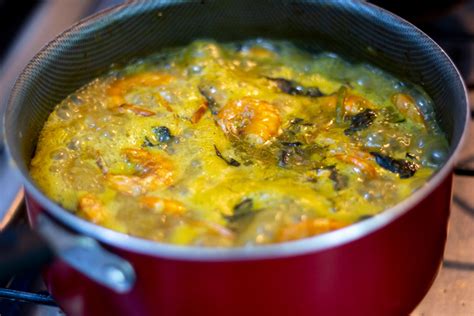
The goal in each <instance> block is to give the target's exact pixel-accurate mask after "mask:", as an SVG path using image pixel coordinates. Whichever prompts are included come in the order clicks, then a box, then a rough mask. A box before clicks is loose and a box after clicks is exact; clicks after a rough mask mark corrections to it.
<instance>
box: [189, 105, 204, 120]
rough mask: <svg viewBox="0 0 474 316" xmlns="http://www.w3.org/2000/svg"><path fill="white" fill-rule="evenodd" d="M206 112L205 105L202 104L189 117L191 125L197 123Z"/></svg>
mask: <svg viewBox="0 0 474 316" xmlns="http://www.w3.org/2000/svg"><path fill="white" fill-rule="evenodd" d="M206 111H207V103H204V104H202V105H201V106H199V108H198V109H197V110H196V112H194V114H193V116H192V117H191V123H193V124H196V123H199V121H200V120H201V118H202V117H203V116H204V114H205V113H206Z"/></svg>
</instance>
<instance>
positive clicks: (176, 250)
mask: <svg viewBox="0 0 474 316" xmlns="http://www.w3.org/2000/svg"><path fill="white" fill-rule="evenodd" d="M364 5H367V6H368V7H371V8H372V9H376V10H379V12H380V13H383V14H390V15H391V13H389V12H387V11H385V10H382V9H380V8H378V7H376V6H374V5H370V4H364ZM124 6H126V5H122V6H119V7H116V8H113V9H110V10H108V11H107V12H109V13H110V12H115V11H116V10H118V11H119V10H121V9H122V8H123V7H124ZM368 9H370V8H368ZM103 14H104V13H102V14H99V15H95V16H93V17H91V18H88V19H86V20H84V21H83V22H80V23H78V24H76V25H74V26H72V27H71V28H70V29H69V30H68V31H66V32H65V33H63V34H66V33H67V32H71V31H74V30H75V29H77V28H80V27H81V25H84V24H86V23H91V22H92V21H94V20H97V18H98V17H100V16H101V15H103ZM405 23H406V24H407V25H410V24H409V23H408V22H406V21H405ZM411 27H413V28H415V29H416V30H417V31H418V32H419V33H420V34H421V35H422V36H425V37H426V38H429V37H428V36H427V35H426V34H424V33H423V32H422V31H421V30H418V29H417V28H416V27H415V26H413V25H411ZM53 44H54V40H53V41H52V42H51V43H50V44H48V45H47V46H46V48H45V49H43V50H42V51H41V52H40V53H39V54H38V55H37V56H40V55H41V54H43V53H46V51H47V48H48V47H50V46H54V45H53ZM433 44H434V45H436V46H437V47H438V49H439V51H440V53H441V54H443V58H445V59H446V60H448V61H449V62H450V64H451V65H452V67H453V69H454V70H455V73H456V74H457V80H459V81H460V82H461V84H462V87H463V90H464V91H463V94H464V100H465V106H466V109H468V108H469V105H468V102H467V100H468V96H467V90H466V87H465V85H464V83H463V82H462V79H461V75H460V73H459V71H458V70H457V68H456V67H455V65H454V64H453V63H452V61H451V60H450V58H449V57H448V56H447V54H446V53H445V52H444V51H443V50H442V49H441V48H440V47H439V46H438V45H437V44H436V43H434V42H433ZM29 67H32V64H31V63H30V64H29V65H28V66H27V69H28V68H29ZM10 103H11V102H10ZM4 119H5V118H4ZM468 122H469V111H466V117H465V118H464V129H463V130H464V132H463V135H462V136H461V139H460V141H459V142H458V144H457V145H456V146H455V148H454V151H453V153H452V154H451V156H450V158H449V159H448V160H447V162H446V163H445V164H444V166H443V167H442V168H441V169H440V170H439V171H438V172H437V173H436V174H435V175H434V176H433V177H432V179H430V181H428V182H427V183H426V184H425V185H424V186H423V187H421V188H420V189H419V190H417V191H416V192H415V193H414V194H412V195H411V196H410V197H409V198H407V199H405V200H404V201H402V202H401V203H399V204H397V205H395V206H393V207H391V208H389V209H387V210H385V211H383V212H382V213H380V214H378V215H376V216H374V217H372V218H370V219H367V220H364V221H362V222H358V223H355V224H352V225H350V226H348V227H345V228H342V229H339V230H336V231H333V232H330V233H326V234H322V235H318V236H315V237H310V238H306V239H301V240H297V241H292V242H286V243H279V244H271V245H261V246H243V247H236V248H210V247H192V246H176V245H172V244H165V243H159V242H155V241H151V240H146V239H142V238H138V237H133V236H130V235H126V234H124V233H120V232H116V231H113V230H110V229H107V228H105V227H102V226H98V225H96V224H93V223H91V222H88V221H86V220H84V219H82V218H79V217H77V216H75V215H73V214H72V213H70V212H69V211H67V210H65V209H64V208H62V207H61V206H59V205H58V204H56V203H55V202H53V201H52V200H50V199H49V198H48V197H47V196H46V195H45V194H44V193H43V192H42V191H41V190H39V188H37V187H36V185H35V184H34V183H33V182H32V180H31V179H30V178H29V175H28V174H27V173H23V172H21V176H22V178H23V181H24V183H25V188H26V192H27V193H28V195H29V196H31V198H32V199H34V200H36V201H37V202H38V203H39V204H40V205H41V207H42V208H43V209H45V212H46V213H48V214H49V215H51V216H52V217H53V218H55V219H57V220H58V221H59V222H61V223H63V224H64V225H65V226H67V227H69V228H71V229H72V230H74V231H76V232H78V233H80V234H84V235H87V236H90V237H92V238H95V239H97V240H98V241H100V242H102V243H104V244H106V245H109V246H112V247H115V248H118V249H124V250H128V251H131V252H136V253H141V254H147V255H151V256H156V257H162V258H169V259H176V260H190V261H235V260H263V259H273V258H279V257H287V256H297V255H304V254H307V253H313V252H319V251H324V250H327V249H330V248H334V247H338V246H342V245H345V244H347V243H350V242H352V241H355V240H357V239H360V238H363V237H365V236H367V235H369V234H371V233H373V232H375V231H377V230H379V229H381V228H383V227H384V226H386V225H388V224H390V223H391V222H393V221H395V220H396V219H397V218H399V217H401V216H402V215H404V214H405V213H407V212H409V211H410V210H411V209H412V208H413V207H415V206H416V205H417V204H418V203H419V202H420V201H422V200H423V199H425V198H426V197H427V196H428V195H429V194H430V193H432V192H433V191H434V190H435V189H436V188H437V187H438V186H440V185H441V184H442V182H443V181H445V180H446V179H447V178H448V177H449V176H450V174H451V173H452V168H453V166H454V163H455V160H456V158H457V156H458V154H459V152H460V149H461V145H462V144H463V143H464V140H465V138H466V131H467V127H468ZM4 126H5V124H4ZM5 132H8V131H5ZM6 143H7V146H6V147H7V151H8V152H9V151H10V149H9V148H10V146H13V145H14V144H9V143H8V138H7V142H6Z"/></svg>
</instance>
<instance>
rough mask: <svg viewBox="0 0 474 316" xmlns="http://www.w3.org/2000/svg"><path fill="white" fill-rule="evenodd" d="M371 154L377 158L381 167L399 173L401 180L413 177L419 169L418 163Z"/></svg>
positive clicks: (375, 153)
mask: <svg viewBox="0 0 474 316" xmlns="http://www.w3.org/2000/svg"><path fill="white" fill-rule="evenodd" d="M370 154H371V155H372V156H374V157H375V161H376V162H377V163H378V164H379V166H380V167H382V168H384V169H387V170H388V171H390V172H393V173H398V175H399V176H400V178H401V179H405V178H410V177H412V176H413V175H414V174H415V172H416V171H417V170H418V168H419V166H418V165H417V164H416V163H414V162H411V161H408V160H404V159H394V158H391V157H389V156H387V155H384V154H381V153H377V152H371V153H370Z"/></svg>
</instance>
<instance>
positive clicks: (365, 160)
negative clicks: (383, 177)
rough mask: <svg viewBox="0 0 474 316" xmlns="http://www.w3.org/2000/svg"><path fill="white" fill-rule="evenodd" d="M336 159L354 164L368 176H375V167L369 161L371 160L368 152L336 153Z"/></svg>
mask: <svg viewBox="0 0 474 316" xmlns="http://www.w3.org/2000/svg"><path fill="white" fill-rule="evenodd" d="M334 157H335V158H336V159H338V160H340V161H343V162H345V163H349V164H352V165H354V166H355V167H356V168H357V169H359V170H360V171H361V172H362V173H364V174H365V175H367V176H368V177H370V178H375V177H376V176H377V171H376V169H375V167H374V166H373V165H372V164H371V163H370V161H372V160H373V158H372V156H370V155H369V154H367V153H365V152H362V151H359V152H355V153H354V154H351V155H350V154H337V155H335V156H334Z"/></svg>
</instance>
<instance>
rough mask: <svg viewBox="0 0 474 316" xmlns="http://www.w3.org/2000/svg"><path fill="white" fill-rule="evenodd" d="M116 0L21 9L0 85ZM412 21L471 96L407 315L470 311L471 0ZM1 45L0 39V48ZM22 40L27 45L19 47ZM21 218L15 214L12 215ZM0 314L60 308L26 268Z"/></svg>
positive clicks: (5, 290)
mask: <svg viewBox="0 0 474 316" xmlns="http://www.w3.org/2000/svg"><path fill="white" fill-rule="evenodd" d="M120 2H123V1H117V0H115V1H114V0H96V1H93V0H88V1H80V2H78V1H51V2H49V1H46V2H44V3H43V4H41V5H35V6H34V7H33V6H32V7H31V8H30V10H25V11H22V12H23V13H22V14H23V16H24V17H25V21H27V22H25V25H26V26H24V27H23V28H22V32H20V34H19V35H20V36H19V37H18V38H19V40H17V41H16V42H14V43H15V44H14V45H12V46H11V48H10V51H9V52H7V51H5V50H3V51H1V50H0V57H2V58H3V60H4V65H5V63H7V64H8V63H9V62H10V60H9V58H12V57H11V56H15V57H17V58H14V59H11V60H12V61H14V62H10V64H12V63H13V64H14V65H13V66H14V67H5V66H3V70H4V71H3V72H2V73H1V77H0V81H1V82H2V83H3V84H2V85H0V86H5V85H7V87H9V86H11V84H12V82H13V78H15V77H16V74H17V72H18V71H19V70H20V69H21V68H22V66H23V64H24V63H25V62H26V61H27V60H28V59H29V58H31V57H32V56H29V55H28V54H26V53H25V51H29V54H33V53H32V52H34V51H37V50H38V49H39V48H40V47H41V45H42V44H43V43H45V42H46V41H47V40H49V39H50V38H52V37H53V36H54V35H55V34H57V33H58V32H59V31H61V30H62V29H65V28H66V27H67V26H68V25H70V24H72V23H73V22H74V21H76V20H78V19H79V18H81V17H84V16H86V15H89V14H91V13H93V12H96V11H98V10H101V9H104V8H106V7H108V6H111V5H114V4H117V3H120ZM61 3H62V4H61ZM1 4H2V3H1V2H0V5H1ZM62 10H66V11H67V12H68V13H67V14H61V15H60V16H61V18H60V19H57V18H56V16H55V19H53V20H55V22H54V23H52V22H51V17H52V16H54V14H57V13H58V12H63V11H62ZM64 12H65V11H64ZM58 16H59V15H58ZM42 23H43V24H42ZM415 23H416V24H417V25H418V26H419V27H420V28H421V29H422V30H423V31H425V32H426V33H428V35H430V36H431V37H432V38H433V39H434V40H435V41H436V42H438V43H439V44H440V45H441V46H442V47H443V48H444V49H445V51H446V52H447V53H448V55H449V56H450V57H451V58H452V59H453V61H454V63H455V64H456V65H457V67H458V68H459V70H460V72H461V74H462V75H463V78H464V80H465V82H466V85H467V87H468V90H469V97H470V100H471V123H470V126H469V132H468V135H467V138H466V142H465V144H464V148H463V150H462V152H461V155H460V157H459V161H458V164H457V168H456V170H455V176H454V186H453V188H454V191H453V202H452V213H451V219H450V227H449V233H448V241H447V246H446V250H445V256H444V261H443V265H442V267H441V269H440V272H439V274H438V276H437V277H436V279H435V280H434V284H433V286H432V288H431V289H430V291H429V292H428V294H427V295H426V297H425V298H424V300H423V301H422V302H421V303H420V305H419V306H418V307H417V308H416V309H415V311H413V313H412V315H414V316H422V315H443V316H444V315H457V316H463V315H474V234H473V233H472V232H473V231H474V0H470V1H465V2H464V3H463V4H462V5H459V6H458V7H456V8H454V9H453V11H452V12H450V14H446V15H444V16H443V17H438V18H436V20H429V21H428V20H426V19H425V20H423V22H419V23H418V22H416V21H415ZM39 25H41V26H42V27H44V26H45V25H46V26H47V27H48V29H47V30H48V32H44V31H42V32H41V36H38V35H39V33H38V32H37V33H35V32H34V31H35V29H36V28H38V26H39ZM25 37H26V38H25ZM27 40H30V42H29V44H25V43H24V42H26V41H27ZM31 40H32V43H31ZM2 45H5V44H4V43H3V42H0V48H1V46H2ZM26 46H27V47H28V49H25V47H26ZM2 55H3V56H2ZM22 63H23V64H22ZM3 89H5V88H3ZM5 91H6V90H3V91H0V93H2V92H3V94H4V95H0V97H2V98H5V97H6V95H5ZM0 171H1V170H0ZM15 201H16V203H17V204H18V205H15V207H21V199H17V200H15ZM0 204H1V201H0ZM20 213H21V212H20ZM22 220H24V219H23V218H22V217H21V216H20V217H18V218H17V219H16V221H22ZM0 229H1V223H0ZM0 315H2V316H5V315H6V316H8V315H35V316H45V315H51V316H56V315H63V313H62V312H61V310H60V309H59V308H58V307H57V306H56V303H55V301H54V299H53V298H52V297H51V296H50V295H49V294H48V293H47V292H46V290H45V288H44V285H43V283H42V280H41V277H40V276H39V273H38V272H30V273H29V274H28V275H18V276H15V277H13V278H12V279H10V280H9V281H8V282H7V283H6V284H0Z"/></svg>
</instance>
